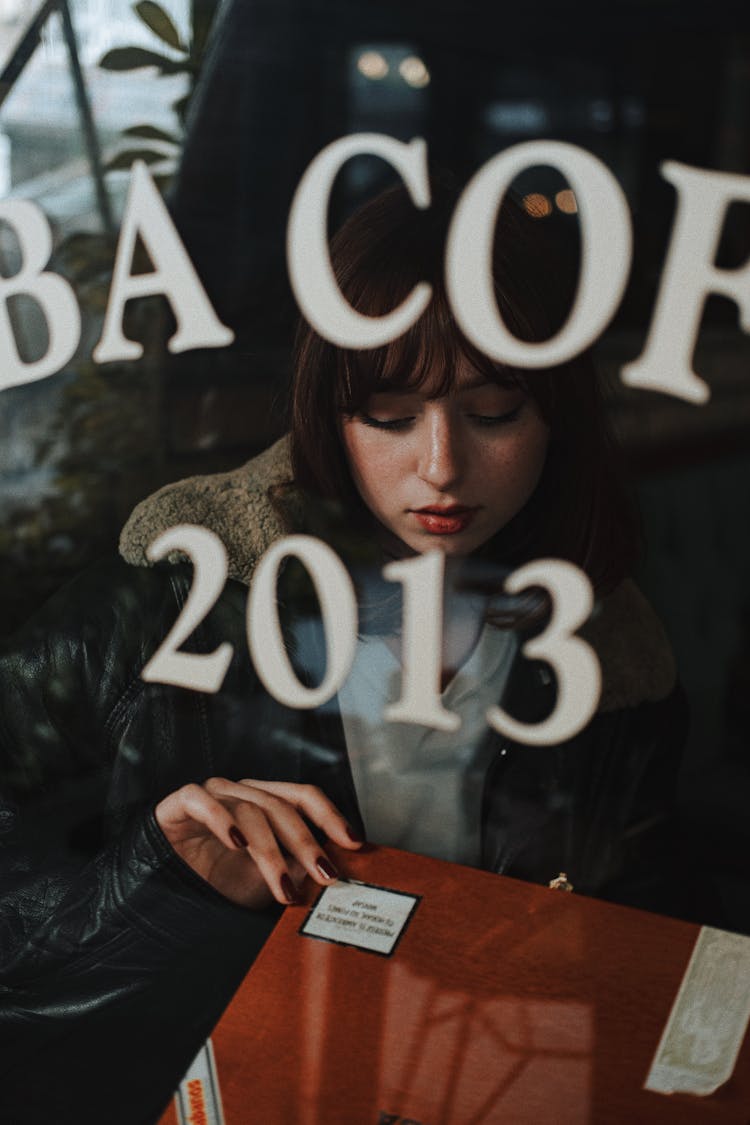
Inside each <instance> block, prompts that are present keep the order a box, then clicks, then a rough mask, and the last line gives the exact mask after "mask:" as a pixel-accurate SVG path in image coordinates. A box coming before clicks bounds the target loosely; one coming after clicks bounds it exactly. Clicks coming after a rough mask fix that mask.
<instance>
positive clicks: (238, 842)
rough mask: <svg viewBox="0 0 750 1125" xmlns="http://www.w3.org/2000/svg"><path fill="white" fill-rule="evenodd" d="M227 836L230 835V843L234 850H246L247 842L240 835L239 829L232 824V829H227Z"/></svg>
mask: <svg viewBox="0 0 750 1125" xmlns="http://www.w3.org/2000/svg"><path fill="white" fill-rule="evenodd" d="M229 835H230V838H231V840H232V843H233V844H234V846H235V847H236V848H246V847H247V840H246V839H245V837H244V836H243V835H242V833H241V832H240V830H239V828H237V826H236V825H234V824H233V825H232V827H231V828H230V829H229Z"/></svg>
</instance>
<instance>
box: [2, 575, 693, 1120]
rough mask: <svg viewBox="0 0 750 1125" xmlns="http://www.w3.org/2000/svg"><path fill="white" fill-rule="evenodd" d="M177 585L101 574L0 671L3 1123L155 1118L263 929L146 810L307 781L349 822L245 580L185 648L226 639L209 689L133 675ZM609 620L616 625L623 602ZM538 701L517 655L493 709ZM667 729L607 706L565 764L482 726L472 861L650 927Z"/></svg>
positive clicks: (537, 712)
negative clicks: (248, 630)
mask: <svg viewBox="0 0 750 1125" xmlns="http://www.w3.org/2000/svg"><path fill="white" fill-rule="evenodd" d="M190 581H191V573H190V569H189V568H188V567H187V566H185V565H177V566H163V567H159V568H156V569H153V570H150V569H145V568H139V567H133V566H129V565H127V564H126V563H124V562H122V561H121V560H117V561H115V562H112V563H105V564H103V565H101V566H99V567H97V568H94V569H93V570H92V571H89V572H87V573H86V574H84V575H82V576H81V577H80V578H79V579H77V580H76V581H75V582H74V583H73V584H72V585H71V586H69V587H68V588H67V589H66V590H64V591H62V592H61V593H60V594H59V595H58V596H57V597H56V598H55V599H53V601H52V602H51V603H50V604H49V605H48V606H47V607H46V608H45V609H44V610H43V611H42V612H41V613H39V614H38V615H37V617H36V618H35V619H34V620H33V621H32V622H31V623H30V625H29V626H28V627H27V628H26V629H25V630H24V631H23V633H22V635H21V637H20V638H18V639H17V640H15V641H13V642H11V643H9V644H8V645H6V649H5V652H4V654H3V656H2V660H1V661H0V673H1V679H0V796H1V804H0V831H1V832H2V835H1V836H0V844H1V845H2V852H1V853H0V854H1V856H2V858H1V860H0V877H1V878H2V916H1V920H0V924H1V927H2V928H1V930H0V941H1V946H0V948H1V950H2V966H3V971H2V978H1V983H0V1028H1V1029H2V1030H1V1032H0V1035H1V1039H0V1060H2V1061H1V1062H0V1068H1V1070H2V1076H1V1077H0V1119H2V1120H3V1121H9V1122H13V1123H14V1125H15V1123H17V1125H22V1123H26V1122H30V1123H31V1122H37V1121H39V1122H42V1121H45V1122H47V1121H49V1120H54V1121H55V1122H57V1123H63V1122H68V1121H70V1122H73V1121H76V1122H89V1121H90V1122H92V1123H93V1122H104V1121H106V1122H108V1123H112V1125H115V1123H118V1122H126V1121H127V1122H152V1121H154V1120H155V1119H156V1118H157V1117H158V1114H159V1112H160V1111H161V1109H162V1108H163V1107H164V1105H165V1103H166V1102H167V1100H168V1099H169V1097H170V1094H171V1092H172V1090H173V1089H174V1087H175V1085H176V1083H177V1081H178V1080H179V1078H180V1077H181V1075H182V1073H183V1072H184V1070H185V1068H186V1066H187V1064H188V1063H189V1061H190V1059H191V1058H192V1056H193V1054H194V1053H195V1051H196V1050H197V1049H198V1047H199V1046H200V1044H201V1042H202V1041H203V1039H204V1038H205V1037H206V1035H207V1034H209V1032H210V1030H211V1028H212V1026H213V1024H214V1023H215V1022H216V1019H217V1018H218V1016H219V1015H220V1013H221V1011H222V1010H223V1008H224V1006H225V1005H226V1003H227V1002H228V1000H229V998H230V997H231V995H232V992H233V991H234V989H235V988H236V987H237V985H238V983H239V982H240V980H241V979H242V976H243V975H244V973H245V972H246V970H247V968H248V967H249V965H250V963H251V962H252V959H253V957H254V956H255V954H256V952H257V950H258V949H259V948H260V945H261V944H262V942H263V940H264V939H265V937H266V936H267V934H268V933H269V932H270V928H271V927H272V925H273V923H274V921H275V919H276V917H277V916H278V910H277V909H276V908H272V909H270V910H268V911H265V912H251V911H247V910H245V909H243V908H241V907H238V906H235V905H233V904H232V903H230V902H228V901H226V900H225V899H223V898H222V897H221V896H220V895H219V894H218V893H217V892H215V891H214V890H213V889H212V888H211V887H210V886H209V885H208V884H206V883H205V882H204V881H203V880H202V879H201V878H200V877H199V876H197V875H195V874H194V873H193V872H192V871H191V870H190V869H189V868H188V867H187V866H186V865H185V864H184V863H183V862H182V861H181V860H180V859H179V858H178V857H177V855H176V854H175V853H174V852H173V851H172V849H171V848H170V846H169V844H168V843H167V841H166V840H165V838H164V837H163V835H162V834H161V831H160V829H159V827H158V825H157V824H156V821H155V818H154V815H153V809H154V806H155V804H156V803H157V802H158V800H159V799H161V797H163V796H164V795H166V794H167V793H169V792H171V791H172V790H174V789H176V788H178V787H179V786H181V785H182V784H184V783H186V782H188V781H198V782H200V781H203V780H205V779H206V778H207V777H210V776H212V775H222V776H228V777H233V778H240V777H248V776H253V777H256V778H267V779H284V780H289V781H304V782H310V783H314V784H317V785H319V786H321V787H322V788H323V789H324V790H325V791H326V792H327V794H328V795H329V796H330V797H331V798H332V800H333V801H334V802H335V803H336V804H337V805H338V807H339V808H340V809H341V811H342V812H343V813H344V814H345V815H346V816H347V817H348V818H349V819H350V821H351V822H352V823H353V824H355V825H359V826H360V827H361V819H360V816H359V810H358V808H357V802H356V797H355V793H354V787H353V783H352V775H351V771H350V768H349V764H348V759H347V755H346V748H345V742H344V737H343V729H342V724H341V719H340V716H339V714H338V711H337V709H336V708H335V706H329V707H324V708H322V709H320V710H319V711H315V712H304V711H292V710H289V709H286V708H284V707H283V706H282V705H281V704H279V703H277V702H275V701H274V700H273V699H271V698H270V697H269V696H268V695H267V694H266V693H265V692H264V691H263V690H261V689H260V687H259V684H258V681H257V678H256V676H255V673H254V671H253V668H252V666H251V662H250V659H249V656H248V654H247V648H246V644H245V641H244V637H245V603H246V596H247V589H246V587H245V586H244V585H243V584H242V583H240V582H238V581H230V582H228V583H227V586H226V588H225V591H224V594H223V595H222V597H221V599H220V600H219V602H218V603H217V604H216V606H215V607H214V609H213V610H212V611H211V613H210V615H209V616H208V617H207V618H206V620H205V621H204V622H203V624H202V625H201V626H200V627H199V629H198V630H197V631H196V633H195V634H194V635H193V637H192V639H191V641H190V642H188V645H187V647H189V648H194V650H195V651H204V652H210V651H213V649H214V648H215V647H216V645H217V644H218V643H220V641H224V640H230V641H232V642H233V643H234V646H235V651H234V658H233V661H232V664H231V667H230V670H229V673H228V675H227V678H226V680H225V683H224V685H223V687H222V689H221V691H220V692H218V693H217V694H216V695H205V694H200V693H197V692H192V691H187V690H185V689H182V688H176V687H170V686H166V685H161V684H147V683H145V682H144V681H143V680H142V679H141V677H140V673H141V670H142V668H143V666H144V664H145V663H146V661H147V660H148V658H149V657H150V656H151V655H152V654H153V652H154V651H155V649H156V647H157V646H158V645H159V644H160V643H161V641H162V640H163V638H164V637H165V635H166V633H167V631H168V629H169V628H170V627H171V625H172V623H173V621H174V620H175V618H176V616H177V613H178V611H179V609H180V608H181V606H182V605H183V604H184V601H185V598H186V596H187V592H188V590H189V587H190ZM635 593H636V594H637V591H636V592H635ZM641 601H642V599H641ZM625 602H626V603H627V604H628V605H630V609H628V610H627V613H626V615H627V614H630V616H632V613H631V610H632V607H633V605H634V604H638V605H640V604H641V602H637V600H636V603H628V597H627V594H626V596H625ZM605 604H606V603H605ZM603 616H604V617H605V618H606V614H604V615H603ZM614 616H615V618H616V615H614ZM603 633H604V634H605V635H606V634H607V633H608V630H607V629H606V628H604V630H603ZM636 633H637V631H636ZM615 648H616V651H617V646H615ZM650 651H651V650H650V649H649V647H648V645H646V646H645V647H644V648H643V649H642V656H643V659H644V660H647V657H648V653H649V652H650ZM307 655H308V656H309V654H307ZM607 659H608V658H607V657H606V655H605V658H604V660H603V664H604V670H605V681H606V676H607ZM295 660H296V665H297V672H298V674H299V675H300V677H301V678H303V679H304V678H305V675H306V661H307V657H306V654H305V653H304V652H300V651H298V652H297V653H296V656H295ZM612 667H613V669H614V671H613V672H612V676H613V677H614V680H616V679H617V673H616V667H617V666H616V663H614V664H613V665H612ZM308 671H309V665H308ZM646 671H647V672H648V668H647V669H646ZM651 679H653V676H651ZM553 701H554V685H553V683H552V681H551V679H550V677H549V675H548V674H547V670H546V669H545V668H544V667H542V666H538V665H535V664H533V663H531V662H528V661H526V660H523V659H521V658H518V659H517V660H516V662H515V664H514V668H513V671H512V674H511V678H510V681H509V684H508V686H507V690H506V692H505V695H504V697H503V706H504V707H505V708H506V709H507V710H508V711H510V712H511V713H512V714H513V715H514V716H515V717H517V718H519V719H523V720H525V721H527V722H533V721H535V720H539V719H541V718H542V717H543V716H544V715H545V714H547V713H548V712H549V711H550V710H551V707H552V706H553ZM605 701H606V694H605ZM609 702H610V704H616V703H617V695H616V692H615V694H614V695H612V693H611V692H610V696H609ZM684 734H685V707H684V701H683V698H682V694H681V692H680V690H679V688H677V687H673V688H672V689H671V690H670V691H668V692H667V693H666V694H663V695H662V697H661V698H659V699H654V700H650V701H649V700H642V701H640V702H632V703H631V704H628V705H621V706H618V705H611V706H609V708H608V709H606V710H602V711H600V712H599V713H598V714H597V715H596V716H595V717H594V719H593V720H592V721H591V723H590V724H589V726H588V727H587V728H586V729H585V730H584V731H583V732H582V733H581V734H580V735H578V736H577V737H576V738H574V739H573V740H571V741H569V742H568V743H566V744H564V745H561V746H556V747H546V748H543V749H537V748H528V747H522V746H515V745H513V744H511V743H509V742H507V741H505V740H502V739H501V738H500V737H499V736H498V735H496V734H495V733H494V732H488V735H487V737H488V738H489V739H490V740H491V741H492V742H493V744H494V746H495V750H496V752H495V754H494V756H493V760H492V764H491V766H490V768H489V770H488V773H487V777H486V782H485V791H484V803H483V817H482V818H483V824H482V840H483V866H485V867H487V868H489V869H491V870H495V871H498V872H502V873H505V874H508V875H513V876H518V877H520V878H524V879H532V880H536V881H539V882H543V883H546V882H548V881H549V880H550V879H551V878H553V877H555V876H556V875H557V874H558V873H559V872H560V871H565V872H567V875H568V877H569V879H570V880H571V881H572V882H573V884H574V886H575V888H576V891H581V892H583V893H589V894H596V895H602V896H605V897H612V898H615V899H619V900H620V901H626V902H628V901H629V902H633V903H635V904H636V905H644V906H647V907H653V908H656V909H663V910H670V909H671V902H670V900H669V898H668V896H666V895H664V894H663V893H662V892H663V888H664V886H665V876H666V872H665V871H664V869H663V868H664V864H663V861H664V858H665V854H666V853H665V851H664V848H665V832H666V831H667V828H668V817H669V811H670V806H671V800H672V793H673V790H674V784H675V780H676V775H677V767H678V763H679V756H680V751H681V747H682V744H683V741H684ZM551 893H552V892H551ZM293 983H294V982H291V981H290V982H289V987H292V986H293ZM290 1065H294V1062H293V1060H290Z"/></svg>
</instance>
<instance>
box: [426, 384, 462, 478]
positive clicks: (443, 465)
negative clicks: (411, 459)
mask: <svg viewBox="0 0 750 1125" xmlns="http://www.w3.org/2000/svg"><path fill="white" fill-rule="evenodd" d="M418 456H419V466H418V469H417V472H418V475H419V477H420V478H421V479H422V480H423V481H425V482H426V483H427V484H431V485H432V486H433V488H436V489H438V490H439V491H440V492H447V491H448V490H449V489H451V488H452V487H453V486H454V485H455V484H456V483H457V482H458V481H459V479H460V477H461V471H462V470H461V442H460V437H459V434H458V432H457V425H456V422H455V420H454V419H453V418H452V417H451V415H450V412H449V409H448V408H447V406H446V405H445V404H442V403H434V404H433V403H431V404H430V407H428V409H427V410H426V411H425V414H424V417H423V425H422V433H421V435H420V446H419V454H418Z"/></svg>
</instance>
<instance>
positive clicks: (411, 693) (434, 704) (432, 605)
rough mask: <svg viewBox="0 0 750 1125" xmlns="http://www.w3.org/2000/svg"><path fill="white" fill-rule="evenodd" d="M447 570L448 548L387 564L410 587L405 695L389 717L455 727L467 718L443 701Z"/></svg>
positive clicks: (391, 575)
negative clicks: (441, 689)
mask: <svg viewBox="0 0 750 1125" xmlns="http://www.w3.org/2000/svg"><path fill="white" fill-rule="evenodd" d="M444 573H445V555H444V554H443V552H442V551H428V552H426V554H424V555H417V556H416V557H415V558H411V559H403V560H401V561H399V562H391V563H388V564H387V565H386V566H384V567H383V577H384V578H386V579H387V580H388V581H389V582H401V583H402V585H403V590H404V621H403V630H402V654H401V664H402V682H401V698H400V699H398V700H397V701H396V702H395V703H391V704H389V706H388V707H386V709H385V715H384V718H385V719H387V720H390V721H391V722H398V723H417V724H420V725H422V726H426V727H433V728H434V729H435V730H447V731H453V730H458V729H459V727H460V726H461V717H460V716H459V715H457V714H456V712H455V711H449V710H447V708H445V707H444V706H443V703H442V700H441V699H440V671H441V663H442V652H443V578H444Z"/></svg>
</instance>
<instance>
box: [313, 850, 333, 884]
mask: <svg viewBox="0 0 750 1125" xmlns="http://www.w3.org/2000/svg"><path fill="white" fill-rule="evenodd" d="M315 866H316V867H317V869H318V871H319V872H320V874H321V875H323V876H324V877H325V878H326V879H338V877H339V873H338V871H337V870H336V868H335V867H334V866H333V864H332V863H331V861H330V859H326V857H325V856H324V855H319V856H318V858H317V859H316V860H315Z"/></svg>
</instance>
